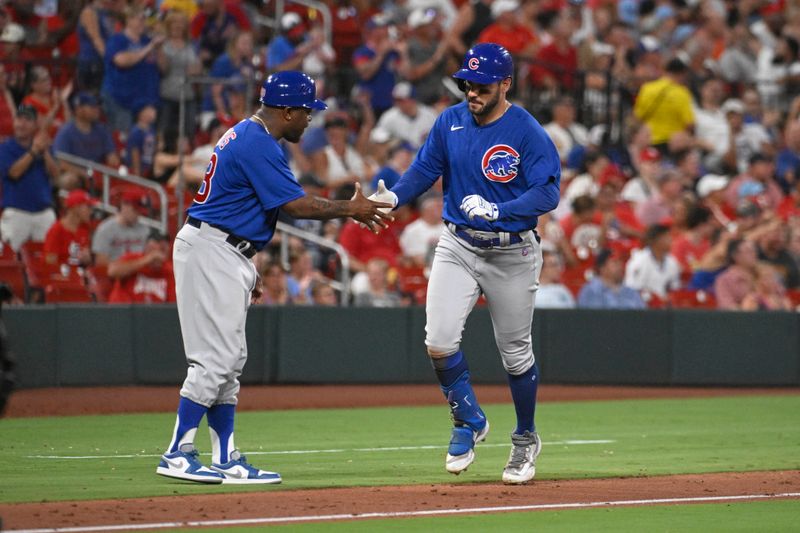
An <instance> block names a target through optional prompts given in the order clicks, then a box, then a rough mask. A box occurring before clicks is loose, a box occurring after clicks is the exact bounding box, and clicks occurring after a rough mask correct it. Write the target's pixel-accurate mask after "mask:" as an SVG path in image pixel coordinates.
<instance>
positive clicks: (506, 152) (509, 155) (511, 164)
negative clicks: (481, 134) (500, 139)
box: [481, 144, 520, 183]
mask: <svg viewBox="0 0 800 533" xmlns="http://www.w3.org/2000/svg"><path fill="white" fill-rule="evenodd" d="M519 162H520V157H519V152H517V151H516V150H514V149H513V148H512V147H510V146H508V145H507V144H495V145H494V146H492V147H491V148H489V149H488V150H486V152H485V153H484V154H483V158H482V159H481V168H482V169H483V175H484V176H486V179H488V180H490V181H495V182H498V183H507V182H509V181H511V180H513V179H514V178H516V177H517V174H518V173H519V170H518V167H519Z"/></svg>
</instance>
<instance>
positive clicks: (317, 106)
mask: <svg viewBox="0 0 800 533" xmlns="http://www.w3.org/2000/svg"><path fill="white" fill-rule="evenodd" d="M306 107H308V108H310V109H313V110H315V111H325V110H326V109H328V104H326V103H325V102H323V101H322V100H314V101H313V102H311V104H310V105H307V106H306Z"/></svg>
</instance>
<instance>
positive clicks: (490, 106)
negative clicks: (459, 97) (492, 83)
mask: <svg viewBox="0 0 800 533" xmlns="http://www.w3.org/2000/svg"><path fill="white" fill-rule="evenodd" d="M499 102H500V91H499V88H498V89H496V90H495V92H494V94H492V95H491V96H490V97H489V99H488V100H484V104H483V107H481V108H480V109H478V110H477V111H473V110H472V109H470V113H472V115H473V116H475V117H485V116H487V115H489V114H490V113H491V112H492V111H494V108H496V107H497V104H498V103H499ZM470 103H472V100H470Z"/></svg>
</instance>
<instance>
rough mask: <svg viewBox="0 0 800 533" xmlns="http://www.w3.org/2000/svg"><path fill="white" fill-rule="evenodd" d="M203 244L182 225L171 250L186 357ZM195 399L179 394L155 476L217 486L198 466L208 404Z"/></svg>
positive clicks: (214, 476)
mask: <svg viewBox="0 0 800 533" xmlns="http://www.w3.org/2000/svg"><path fill="white" fill-rule="evenodd" d="M203 244H204V243H203V242H202V240H201V238H200V237H198V236H197V230H196V229H195V228H192V227H191V226H186V227H185V228H184V229H182V230H181V231H180V232H179V234H178V238H176V240H175V246H174V250H173V264H174V271H175V289H176V299H177V303H178V315H179V317H180V322H181V331H182V334H183V338H184V347H185V348H186V350H187V354H188V353H189V344H187V343H186V339H187V338H188V337H191V336H193V335H194V334H195V331H194V322H195V320H196V319H194V318H193V315H194V314H195V313H196V311H195V308H196V307H197V300H196V287H197V285H195V283H196V282H197V273H196V271H197V270H198V269H199V268H200V265H202V261H200V260H199V256H198V255H197V254H198V248H200V249H202V245H203ZM187 379H188V378H187ZM198 399H199V398H198V397H196V396H195V397H194V398H191V397H189V396H187V395H184V394H181V398H180V401H179V403H178V415H177V419H176V421H175V429H174V430H173V433H172V439H171V441H170V444H169V447H168V448H167V451H166V452H165V453H164V455H163V456H162V457H161V461H160V462H159V465H158V467H157V468H156V473H158V474H161V475H164V476H167V477H174V478H178V479H185V480H189V481H199V482H205V483H221V482H222V480H223V476H222V475H221V474H219V473H218V472H214V471H213V470H211V469H209V468H206V467H205V466H203V465H202V464H201V463H200V460H199V457H198V452H197V449H196V448H195V446H194V437H195V434H196V433H197V427H198V426H199V425H200V421H201V420H202V419H203V416H205V414H206V412H207V411H208V405H209V403H210V402H208V400H207V399H206V401H198Z"/></svg>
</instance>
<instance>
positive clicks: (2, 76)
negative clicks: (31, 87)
mask: <svg viewBox="0 0 800 533" xmlns="http://www.w3.org/2000/svg"><path fill="white" fill-rule="evenodd" d="M7 82H8V75H7V74H6V66H5V65H4V64H3V63H0V142H3V141H5V140H6V139H8V138H9V137H12V136H13V135H14V117H15V116H16V114H17V106H16V105H15V104H14V96H13V95H12V94H11V91H9V90H8V83H7Z"/></svg>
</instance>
